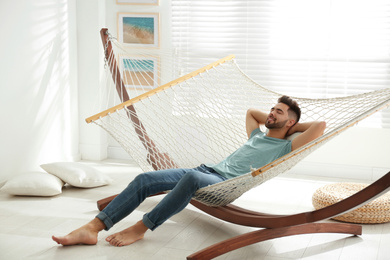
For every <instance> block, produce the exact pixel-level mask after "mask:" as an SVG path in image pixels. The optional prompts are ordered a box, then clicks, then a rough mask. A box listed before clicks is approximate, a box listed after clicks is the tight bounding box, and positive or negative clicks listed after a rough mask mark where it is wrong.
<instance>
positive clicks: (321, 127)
mask: <svg viewBox="0 0 390 260" xmlns="http://www.w3.org/2000/svg"><path fill="white" fill-rule="evenodd" d="M316 128H317V132H318V134H319V136H321V135H323V134H324V131H325V129H326V122H325V121H318V122H317V125H316Z"/></svg>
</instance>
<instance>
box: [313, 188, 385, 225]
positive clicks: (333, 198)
mask: <svg viewBox="0 0 390 260" xmlns="http://www.w3.org/2000/svg"><path fill="white" fill-rule="evenodd" d="M367 186H368V185H367V184H361V183H334V184H328V185H325V186H323V187H321V188H319V189H317V190H316V192H314V194H313V206H314V208H315V209H320V208H324V207H326V206H330V205H332V204H334V203H336V202H339V201H341V200H343V199H345V198H347V197H349V196H351V195H353V194H355V193H356V192H358V191H360V190H362V189H364V188H365V187H367ZM333 219H335V220H339V221H344V222H350V223H359V224H376V223H385V222H389V221H390V192H388V193H386V194H383V195H382V196H380V197H378V198H376V199H375V200H373V201H371V202H369V203H366V204H364V205H363V206H361V207H360V208H357V209H355V210H353V211H349V212H347V213H345V214H343V215H339V216H336V217H334V218H333Z"/></svg>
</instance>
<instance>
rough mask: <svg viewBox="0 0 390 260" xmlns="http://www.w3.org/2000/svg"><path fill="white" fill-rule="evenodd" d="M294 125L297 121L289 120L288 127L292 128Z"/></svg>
mask: <svg viewBox="0 0 390 260" xmlns="http://www.w3.org/2000/svg"><path fill="white" fill-rule="evenodd" d="M293 125H295V120H294V119H289V120H288V121H287V124H286V126H288V128H291V127H292V126H293Z"/></svg>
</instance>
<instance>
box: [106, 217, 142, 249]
mask: <svg viewBox="0 0 390 260" xmlns="http://www.w3.org/2000/svg"><path fill="white" fill-rule="evenodd" d="M147 230H148V227H146V226H145V225H144V223H143V222H142V221H138V222H137V223H136V224H135V225H133V226H131V227H129V228H126V229H124V230H122V231H121V232H118V233H115V234H113V235H111V236H108V237H107V238H106V241H107V242H109V243H110V245H113V246H127V245H130V244H133V243H134V242H136V241H138V240H141V239H142V238H144V235H145V232H146V231H147Z"/></svg>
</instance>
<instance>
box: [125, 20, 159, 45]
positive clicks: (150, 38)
mask: <svg viewBox="0 0 390 260" xmlns="http://www.w3.org/2000/svg"><path fill="white" fill-rule="evenodd" d="M118 40H119V41H120V42H122V43H124V44H125V45H126V46H129V47H141V48H159V47H160V14H159V13H118Z"/></svg>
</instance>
